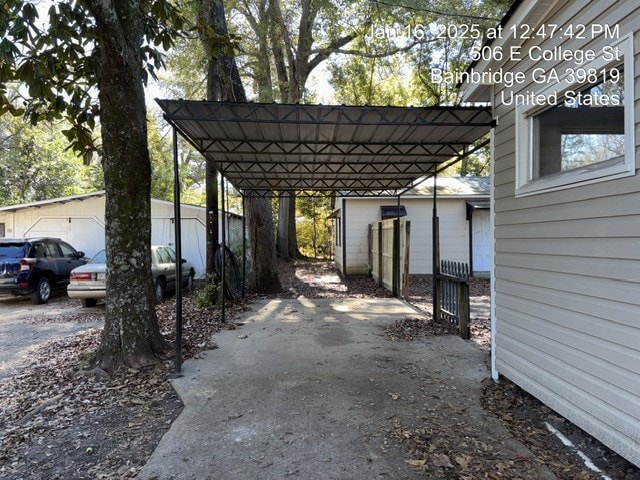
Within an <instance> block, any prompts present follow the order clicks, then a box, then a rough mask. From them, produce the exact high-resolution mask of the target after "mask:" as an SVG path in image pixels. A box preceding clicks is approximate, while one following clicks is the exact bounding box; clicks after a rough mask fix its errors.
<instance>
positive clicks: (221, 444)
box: [138, 298, 555, 480]
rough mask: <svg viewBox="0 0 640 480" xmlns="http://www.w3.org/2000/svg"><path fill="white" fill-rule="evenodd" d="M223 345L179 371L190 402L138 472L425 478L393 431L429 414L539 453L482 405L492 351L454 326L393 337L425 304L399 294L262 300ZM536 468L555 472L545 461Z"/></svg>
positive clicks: (516, 453) (181, 390) (502, 446)
mask: <svg viewBox="0 0 640 480" xmlns="http://www.w3.org/2000/svg"><path fill="white" fill-rule="evenodd" d="M251 306H252V310H251V311H250V312H247V316H246V318H244V319H241V321H244V322H245V325H244V326H243V327H242V328H240V329H238V330H235V331H233V330H232V331H224V332H221V333H219V334H217V335H216V341H217V343H218V345H219V347H220V348H218V349H216V350H213V351H210V352H207V353H206V354H205V355H204V357H203V358H201V359H195V360H190V361H187V362H185V364H184V367H183V373H184V376H183V377H181V378H178V379H176V380H174V381H173V384H174V387H175V389H176V391H177V392H178V394H179V395H180V397H181V398H182V400H183V402H184V405H185V407H184V410H183V412H182V413H181V415H180V416H179V417H178V418H177V420H176V421H175V422H174V423H173V425H172V426H171V429H170V430H169V431H168V432H167V434H166V435H165V436H164V438H163V439H162V441H161V443H160V444H159V446H158V447H157V449H156V450H155V452H154V453H153V455H152V456H151V458H150V459H149V461H148V463H147V464H146V466H145V467H144V469H143V470H142V472H141V473H140V474H139V476H138V478H140V479H143V480H152V479H160V480H169V479H184V480H186V479H189V480H195V479H197V480H204V479H223V480H226V479H229V480H236V479H260V480H269V479H287V478H300V479H305V480H312V479H322V480H325V479H326V480H328V479H350V480H360V479H361V480H370V479H376V478H386V479H418V478H423V479H424V478H425V477H424V475H423V474H421V473H420V472H419V471H417V470H415V469H414V468H413V467H411V466H409V465H407V464H406V463H405V459H406V454H405V451H404V450H403V449H402V447H400V446H397V445H395V444H394V443H395V442H394V441H393V440H391V439H390V438H389V437H388V435H387V431H388V429H389V428H390V427H392V426H393V425H394V424H395V423H396V422H400V423H402V424H403V425H412V424H415V423H416V422H418V421H419V419H420V418H426V417H429V418H433V419H434V421H438V422H445V423H446V422H452V418H453V419H455V421H460V416H461V415H462V416H463V420H462V421H464V422H471V423H472V424H474V425H476V426H477V427H478V429H479V431H486V432H490V441H491V442H494V443H498V444H499V450H500V451H501V452H502V453H503V455H504V456H505V457H506V458H518V459H521V458H528V457H531V453H530V452H529V451H528V450H527V449H526V448H525V447H524V446H523V445H522V444H520V443H519V442H518V441H516V440H515V439H514V438H513V437H512V436H511V435H510V434H509V433H508V432H507V431H506V430H505V429H504V427H503V426H502V424H501V423H500V422H499V421H498V420H497V419H496V418H495V417H492V416H491V415H490V414H487V413H486V412H485V411H484V410H482V408H481V407H480V401H479V399H480V395H481V392H482V385H481V382H482V381H483V380H484V379H485V378H487V376H488V374H489V371H488V368H487V365H486V362H487V357H486V354H485V353H482V352H481V351H480V350H479V349H478V348H477V347H476V346H475V345H474V344H472V343H470V342H465V341H463V340H461V339H460V338H458V337H454V336H437V337H429V338H427V339H426V340H424V341H422V340H421V341H410V342H393V341H391V340H390V339H389V338H388V337H387V336H386V335H385V334H384V332H383V327H384V326H385V325H389V324H393V323H394V322H395V321H396V320H399V319H402V318H405V317H407V316H417V315H419V314H418V313H417V312H416V310H415V309H414V308H413V307H411V306H409V305H408V304H406V303H404V302H402V301H399V300H397V299H389V298H385V299H344V298H342V299H305V298H299V299H295V300H283V299H273V300H262V301H259V302H255V303H253V304H252V305H251ZM536 478H549V479H551V478H555V477H554V476H553V475H552V474H551V473H550V472H549V471H547V470H545V469H542V470H540V471H539V472H537V474H536Z"/></svg>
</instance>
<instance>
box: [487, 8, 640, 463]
mask: <svg viewBox="0 0 640 480" xmlns="http://www.w3.org/2000/svg"><path fill="white" fill-rule="evenodd" d="M525 3H527V2H525ZM639 15H640V4H638V2H630V1H618V2H611V1H609V0H596V1H592V2H588V3H585V2H579V1H563V2H558V5H556V7H554V8H553V16H552V17H551V18H547V19H545V22H546V23H557V24H560V25H563V24H567V23H572V24H574V25H575V24H578V23H581V24H585V25H590V24H602V25H604V24H608V25H612V26H613V25H616V24H619V25H620V33H621V36H623V35H625V34H627V33H628V32H630V31H632V30H634V29H635V39H634V44H635V48H634V52H635V60H636V61H635V65H636V67H635V72H634V73H633V75H634V79H635V122H636V134H635V138H636V144H637V141H638V139H639V138H640V128H638V126H639V122H638V121H639V120H640V102H639V101H638V94H639V93H640V76H639V75H638V70H640V67H639V65H640V55H639V54H638V52H640V33H639V32H638V30H640V28H639V26H638V21H637V19H638V16H639ZM537 42H538V43H540V42H541V41H540V40H537ZM560 43H561V39H559V38H556V39H553V40H547V41H546V42H544V43H541V44H542V45H543V46H544V48H552V47H553V46H555V45H557V44H560ZM604 44H605V41H604V39H602V38H594V39H593V40H592V39H591V38H588V39H586V40H576V39H574V40H571V41H567V42H566V44H565V46H566V47H567V49H569V50H572V51H575V50H576V49H578V48H583V49H584V48H593V49H596V50H599V49H601V47H602V46H603V45H604ZM531 45H532V43H525V44H524V45H523V51H527V49H528V48H529V47H530V46H531ZM534 66H545V67H547V68H548V67H551V66H556V67H558V69H559V70H561V71H564V70H562V68H563V65H561V64H559V63H555V64H551V63H548V64H536V65H534V64H533V62H531V61H528V60H527V61H522V62H520V63H519V64H518V65H510V66H509V68H508V69H512V70H522V71H527V72H530V71H531V68H533V67H534ZM627 74H629V73H627ZM529 88H532V87H531V86H530V85H522V89H523V90H525V89H529ZM499 93H500V89H499V88H496V96H495V97H494V99H493V100H494V102H493V103H494V105H495V106H496V115H497V116H498V118H499V119H500V122H499V125H498V126H497V127H496V131H495V137H494V138H495V142H494V160H493V162H494V163H493V169H494V179H495V180H494V182H495V183H494V186H495V190H494V192H493V193H494V198H495V205H494V208H495V210H494V211H495V238H496V240H495V285H496V296H495V316H496V318H495V324H496V332H495V335H496V337H495V355H496V358H495V360H496V368H497V370H498V372H499V373H500V374H502V375H505V376H506V377H508V378H509V379H511V380H513V381H514V382H516V383H518V384H519V385H521V386H522V387H523V388H525V389H526V390H528V391H529V392H531V393H532V394H534V395H535V396H537V397H538V398H540V399H541V400H542V401H544V402H545V403H547V404H548V405H549V406H551V407H552V408H554V409H555V410H557V411H558V412H559V413H561V414H562V415H564V416H566V417H567V418H569V419H570V420H571V421H573V422H574V423H576V424H577V425H579V426H580V427H581V428H583V429H585V430H586V431H588V432H590V433H591V434H593V435H594V436H596V437H597V438H599V439H600V440H601V441H603V442H604V443H605V444H608V445H609V446H610V447H612V448H613V449H614V450H616V451H618V452H619V453H620V454H622V455H623V456H625V457H626V458H628V459H629V460H631V461H632V462H634V463H635V464H637V465H640V238H639V237H640V180H639V178H640V177H638V175H637V174H636V175H635V176H631V177H626V178H623V179H618V180H610V181H604V182H600V183H593V184H590V185H584V186H580V187H573V188H568V189H565V190H560V191H555V192H548V193H540V194H536V195H532V196H528V197H519V198H516V197H515V189H516V184H515V158H516V143H515V136H516V133H515V130H516V129H515V115H514V110H513V108H512V107H507V106H504V105H501V102H500V101H499V96H498V95H499ZM636 159H637V161H636V165H637V166H638V165H640V155H638V148H636Z"/></svg>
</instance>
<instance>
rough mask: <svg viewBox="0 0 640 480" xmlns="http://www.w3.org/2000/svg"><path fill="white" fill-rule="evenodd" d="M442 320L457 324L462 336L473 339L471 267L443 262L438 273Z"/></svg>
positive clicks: (458, 263) (459, 263)
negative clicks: (471, 327) (470, 299)
mask: <svg viewBox="0 0 640 480" xmlns="http://www.w3.org/2000/svg"><path fill="white" fill-rule="evenodd" d="M438 291H439V292H441V293H440V308H439V310H440V319H441V320H442V321H447V322H451V323H455V324H456V325H457V326H458V328H459V330H460V336H461V337H462V338H464V339H469V338H470V337H471V329H470V310H469V265H467V264H466V263H461V262H452V261H448V260H442V261H441V262H440V272H439V273H438Z"/></svg>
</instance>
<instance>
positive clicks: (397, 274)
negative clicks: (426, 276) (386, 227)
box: [393, 195, 402, 298]
mask: <svg viewBox="0 0 640 480" xmlns="http://www.w3.org/2000/svg"><path fill="white" fill-rule="evenodd" d="M396 208H397V210H396V225H395V228H394V229H393V230H394V235H395V237H396V241H395V242H394V247H395V250H396V251H395V256H396V271H395V272H393V274H394V275H395V277H396V281H395V282H394V283H395V284H396V297H398V298H401V297H402V292H401V287H400V195H398V203H397V205H396Z"/></svg>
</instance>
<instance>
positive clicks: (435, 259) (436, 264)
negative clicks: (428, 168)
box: [431, 171, 440, 322]
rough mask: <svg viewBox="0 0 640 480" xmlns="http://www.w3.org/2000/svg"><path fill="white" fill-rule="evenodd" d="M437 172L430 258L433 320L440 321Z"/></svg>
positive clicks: (434, 180) (435, 173)
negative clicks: (431, 257)
mask: <svg viewBox="0 0 640 480" xmlns="http://www.w3.org/2000/svg"><path fill="white" fill-rule="evenodd" d="M437 176H438V172H437V171H434V173H433V216H432V220H431V223H432V239H433V240H432V247H433V251H432V256H433V279H432V280H433V320H434V321H435V322H438V321H440V299H439V298H438V294H439V292H438V273H439V268H440V265H439V262H440V233H439V228H438V203H437V202H438V193H437V190H438V189H437Z"/></svg>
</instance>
